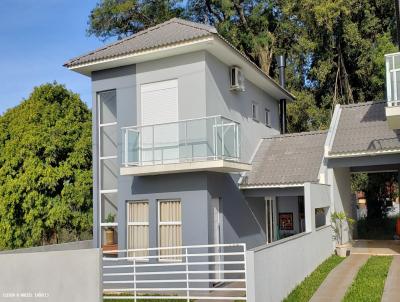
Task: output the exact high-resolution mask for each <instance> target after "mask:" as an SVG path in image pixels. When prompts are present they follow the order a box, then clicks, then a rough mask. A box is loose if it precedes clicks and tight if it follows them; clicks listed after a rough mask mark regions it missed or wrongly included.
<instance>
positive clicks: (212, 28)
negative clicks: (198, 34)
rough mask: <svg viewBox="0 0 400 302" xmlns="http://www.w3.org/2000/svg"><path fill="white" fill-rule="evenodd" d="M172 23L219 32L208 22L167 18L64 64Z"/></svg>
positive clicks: (214, 32)
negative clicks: (207, 23)
mask: <svg viewBox="0 0 400 302" xmlns="http://www.w3.org/2000/svg"><path fill="white" fill-rule="evenodd" d="M170 23H179V24H181V25H184V26H190V27H193V28H196V29H200V30H206V31H208V32H210V33H213V34H217V33H218V32H217V30H216V28H215V27H213V26H209V25H206V24H203V23H195V22H191V21H187V20H184V19H181V18H176V17H175V18H171V19H169V20H167V21H165V22H162V23H159V24H156V25H154V26H151V27H149V28H146V29H143V30H141V31H139V32H137V33H136V34H132V35H130V36H128V37H125V38H123V39H121V40H118V41H114V42H112V43H109V44H106V45H104V46H102V47H100V48H97V49H95V50H92V51H90V52H88V53H86V54H84V55H81V56H78V57H75V58H73V59H71V60H69V61H68V62H66V63H65V64H64V66H65V65H69V64H71V63H73V62H74V61H76V60H78V59H80V58H82V57H86V56H89V55H92V54H95V53H96V52H99V51H102V50H105V49H107V48H110V47H113V46H115V45H119V44H121V43H123V42H126V41H129V40H132V39H133V38H136V37H140V36H142V35H144V34H147V33H149V32H151V31H153V30H156V29H159V28H161V27H163V26H165V25H168V24H170ZM200 24H201V25H203V26H204V27H201V26H199V25H200ZM195 25H196V26H195Z"/></svg>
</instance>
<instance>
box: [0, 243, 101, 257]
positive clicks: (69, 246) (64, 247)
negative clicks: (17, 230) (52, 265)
mask: <svg viewBox="0 0 400 302" xmlns="http://www.w3.org/2000/svg"><path fill="white" fill-rule="evenodd" d="M93 247H94V242H93V240H85V241H75V242H67V243H61V244H51V245H42V246H35V247H29V248H23V249H16V250H9V251H2V252H0V255H1V254H22V253H37V252H54V251H71V250H81V249H91V248H93Z"/></svg>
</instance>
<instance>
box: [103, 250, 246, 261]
mask: <svg viewBox="0 0 400 302" xmlns="http://www.w3.org/2000/svg"><path fill="white" fill-rule="evenodd" d="M206 256H244V254H243V252H233V253H204V254H176V255H154V256H145V257H119V258H112V257H103V260H105V261H121V260H131V261H133V260H136V261H144V260H147V259H159V258H161V259H164V258H171V260H174V259H173V258H183V257H206Z"/></svg>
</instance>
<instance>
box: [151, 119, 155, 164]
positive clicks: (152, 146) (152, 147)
mask: <svg viewBox="0 0 400 302" xmlns="http://www.w3.org/2000/svg"><path fill="white" fill-rule="evenodd" d="M151 129H152V136H153V137H152V145H151V149H152V154H153V165H154V164H155V150H154V148H155V147H154V126H152V127H151Z"/></svg>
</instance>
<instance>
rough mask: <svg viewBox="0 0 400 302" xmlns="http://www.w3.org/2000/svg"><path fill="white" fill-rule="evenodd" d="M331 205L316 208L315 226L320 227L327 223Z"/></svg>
mask: <svg viewBox="0 0 400 302" xmlns="http://www.w3.org/2000/svg"><path fill="white" fill-rule="evenodd" d="M328 210H329V207H326V208H315V228H316V229H317V228H320V227H322V226H324V225H326V221H327V219H326V217H327V215H328Z"/></svg>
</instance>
